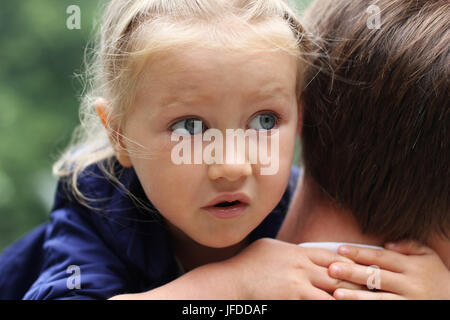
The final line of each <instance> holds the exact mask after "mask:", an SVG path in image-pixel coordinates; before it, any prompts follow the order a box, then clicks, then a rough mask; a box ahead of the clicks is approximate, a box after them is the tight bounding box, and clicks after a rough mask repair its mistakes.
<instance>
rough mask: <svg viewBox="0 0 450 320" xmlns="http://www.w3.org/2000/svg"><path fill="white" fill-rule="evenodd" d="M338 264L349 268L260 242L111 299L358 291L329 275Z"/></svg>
mask: <svg viewBox="0 0 450 320" xmlns="http://www.w3.org/2000/svg"><path fill="white" fill-rule="evenodd" d="M338 261H340V262H347V263H353V262H352V261H351V260H349V259H347V258H345V257H342V256H339V255H338V254H336V253H334V252H331V251H329V250H324V249H315V248H303V247H300V246H298V245H294V244H289V243H286V242H283V241H279V240H274V239H268V238H264V239H259V240H257V241H255V242H253V243H252V244H251V245H249V246H248V247H247V248H245V249H244V250H242V251H241V252H240V253H239V254H237V255H236V256H234V257H232V258H230V259H227V260H224V261H221V262H214V263H210V264H206V265H203V266H201V267H198V268H195V269H193V270H191V271H189V272H187V273H186V274H184V275H183V276H181V277H179V278H177V279H175V280H173V281H172V282H169V283H167V284H165V285H163V286H161V287H158V288H156V289H153V290H150V291H147V292H143V293H136V294H125V295H119V296H115V297H112V298H111V299H122V300H128V299H133V300H134V299H190V300H195V299H208V300H214V299H221V300H227V299H233V300H240V299H245V300H250V299H260V300H263V299H271V300H272V299H314V300H318V299H333V296H332V293H333V292H334V291H335V290H336V289H337V288H349V289H360V288H361V286H358V285H354V284H352V283H348V282H345V281H341V280H337V279H334V278H332V277H330V276H329V275H328V266H329V265H330V264H332V263H333V262H338Z"/></svg>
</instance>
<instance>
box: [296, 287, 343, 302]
mask: <svg viewBox="0 0 450 320" xmlns="http://www.w3.org/2000/svg"><path fill="white" fill-rule="evenodd" d="M301 291H302V293H301V296H300V297H299V299H300V300H335V299H334V298H333V296H332V295H331V294H329V293H327V292H325V291H323V290H320V289H318V288H315V287H313V286H310V287H307V288H302V290H301Z"/></svg>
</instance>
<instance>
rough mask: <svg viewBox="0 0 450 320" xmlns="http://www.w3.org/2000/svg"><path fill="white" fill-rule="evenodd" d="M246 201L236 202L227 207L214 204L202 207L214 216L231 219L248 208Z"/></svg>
mask: <svg viewBox="0 0 450 320" xmlns="http://www.w3.org/2000/svg"><path fill="white" fill-rule="evenodd" d="M248 206H249V205H248V204H247V203H243V202H238V203H236V204H234V205H232V206H227V207H216V206H208V207H203V209H204V210H206V211H208V212H209V213H210V214H212V215H213V216H214V217H216V218H219V219H232V218H237V217H239V216H241V215H242V214H243V213H244V211H245V210H246V209H247V208H248Z"/></svg>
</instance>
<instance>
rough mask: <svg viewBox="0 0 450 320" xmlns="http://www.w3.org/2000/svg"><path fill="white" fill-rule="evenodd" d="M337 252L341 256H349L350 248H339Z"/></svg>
mask: <svg viewBox="0 0 450 320" xmlns="http://www.w3.org/2000/svg"><path fill="white" fill-rule="evenodd" d="M338 252H339V253H342V254H349V253H350V247H347V246H342V247H339V249H338Z"/></svg>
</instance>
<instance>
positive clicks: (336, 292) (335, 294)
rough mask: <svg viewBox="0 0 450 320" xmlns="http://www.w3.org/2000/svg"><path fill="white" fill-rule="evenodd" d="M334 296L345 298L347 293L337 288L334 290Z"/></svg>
mask: <svg viewBox="0 0 450 320" xmlns="http://www.w3.org/2000/svg"><path fill="white" fill-rule="evenodd" d="M334 296H335V297H336V299H344V296H345V294H344V292H342V291H340V290H336V291H335V292H334Z"/></svg>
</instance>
